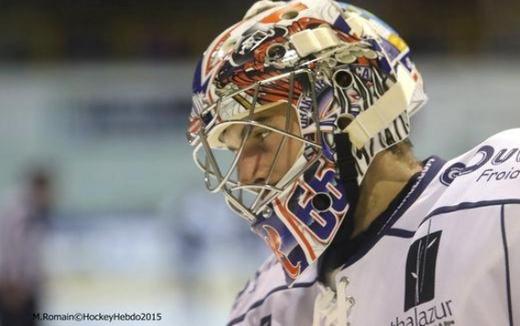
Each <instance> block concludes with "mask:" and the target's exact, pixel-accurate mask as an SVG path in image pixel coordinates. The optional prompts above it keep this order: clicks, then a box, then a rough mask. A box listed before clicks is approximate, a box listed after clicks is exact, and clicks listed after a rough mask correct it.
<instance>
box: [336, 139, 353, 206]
mask: <svg viewBox="0 0 520 326" xmlns="http://www.w3.org/2000/svg"><path fill="white" fill-rule="evenodd" d="M334 142H335V144H336V155H337V167H338V169H339V174H340V177H341V181H342V182H343V185H344V187H345V192H346V195H347V198H348V201H349V202H350V205H351V207H350V209H349V210H350V211H352V210H353V209H354V208H355V207H352V206H355V205H356V203H357V201H358V197H359V185H358V181H357V177H358V173H357V171H356V159H355V158H354V156H353V155H352V143H351V142H350V138H349V135H348V134H345V133H340V134H334Z"/></svg>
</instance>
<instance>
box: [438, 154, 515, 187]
mask: <svg viewBox="0 0 520 326" xmlns="http://www.w3.org/2000/svg"><path fill="white" fill-rule="evenodd" d="M473 159H477V162H476V163H473V164H471V165H466V164H464V163H462V162H456V163H454V164H452V165H451V166H450V167H448V168H447V169H446V170H445V171H444V173H443V174H442V175H441V176H440V181H441V183H442V184H444V185H446V186H449V185H450V184H451V183H452V182H453V180H455V179H456V178H457V177H460V176H463V175H466V174H470V173H478V176H477V178H476V179H475V181H476V182H481V183H482V182H493V181H507V180H515V179H517V180H520V148H516V147H515V148H502V149H499V150H497V149H495V148H494V147H492V146H489V145H484V146H482V147H480V148H479V149H478V150H477V152H476V154H475V155H474V156H473ZM506 162H509V163H511V162H513V163H516V165H515V166H512V167H508V168H504V167H503V164H504V163H506ZM488 163H489V164H488ZM486 164H488V167H489V168H487V169H482V167H483V166H484V165H486Z"/></svg>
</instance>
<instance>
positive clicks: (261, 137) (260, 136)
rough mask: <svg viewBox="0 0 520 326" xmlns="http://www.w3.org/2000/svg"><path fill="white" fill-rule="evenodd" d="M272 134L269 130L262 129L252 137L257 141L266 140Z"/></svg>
mask: <svg viewBox="0 0 520 326" xmlns="http://www.w3.org/2000/svg"><path fill="white" fill-rule="evenodd" d="M271 133H272V131H271V130H267V129H262V130H259V131H257V132H255V134H254V137H255V138H257V139H259V140H262V141H263V140H264V139H266V138H267V137H268V136H269V135H270V134H271Z"/></svg>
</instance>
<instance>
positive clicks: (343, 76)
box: [333, 70, 354, 88]
mask: <svg viewBox="0 0 520 326" xmlns="http://www.w3.org/2000/svg"><path fill="white" fill-rule="evenodd" d="M333 80H334V83H335V84H336V85H337V86H338V87H341V88H348V87H350V86H352V83H353V82H354V77H352V73H351V72H350V71H347V70H338V71H336V72H335V73H334V76H333Z"/></svg>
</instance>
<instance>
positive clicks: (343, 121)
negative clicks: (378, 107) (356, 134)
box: [336, 115, 354, 130]
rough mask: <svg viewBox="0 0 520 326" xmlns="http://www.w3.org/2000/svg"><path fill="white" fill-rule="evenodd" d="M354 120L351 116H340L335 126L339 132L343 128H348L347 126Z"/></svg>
mask: <svg viewBox="0 0 520 326" xmlns="http://www.w3.org/2000/svg"><path fill="white" fill-rule="evenodd" d="M352 120H354V117H352V116H351V115H341V116H339V117H338V119H337V120H336V125H337V126H338V128H339V129H340V130H345V128H347V127H348V125H349V124H350V123H351V122H352Z"/></svg>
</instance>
